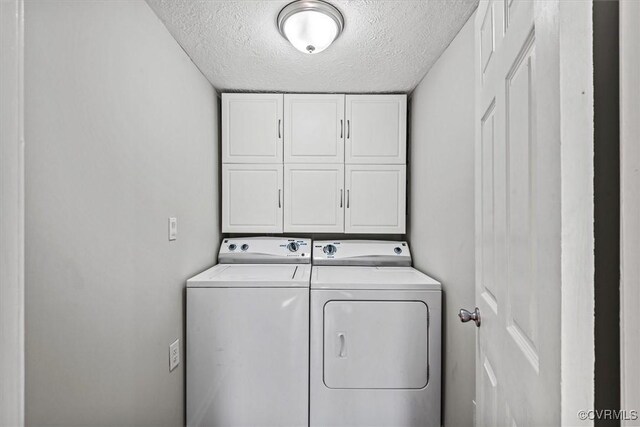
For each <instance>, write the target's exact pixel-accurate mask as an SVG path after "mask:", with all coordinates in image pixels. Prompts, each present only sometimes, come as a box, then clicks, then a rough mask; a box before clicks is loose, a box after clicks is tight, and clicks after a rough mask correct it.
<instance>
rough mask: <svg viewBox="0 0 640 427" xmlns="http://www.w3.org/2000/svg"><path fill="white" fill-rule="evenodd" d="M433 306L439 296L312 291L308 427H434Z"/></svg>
mask: <svg viewBox="0 0 640 427" xmlns="http://www.w3.org/2000/svg"><path fill="white" fill-rule="evenodd" d="M314 268H316V267H314ZM343 268H346V267H343ZM312 286H313V284H312ZM387 286H388V287H390V286H391V285H387ZM441 304H442V303H441V292H440V291H439V290H438V291H437V290H389V289H386V290H378V289H376V290H364V289H358V290H354V289H317V288H316V289H314V288H313V287H312V289H311V312H310V315H311V324H310V332H311V335H310V339H311V343H310V366H309V369H310V372H309V380H310V383H309V393H310V402H309V425H310V427H326V426H332V427H389V426H394V427H440V425H441V423H440V391H441V385H440V381H441V376H440V364H441V354H440V351H441V341H440V340H441V335H440V333H441V329H440V328H441V323H442V321H441V318H442V312H441Z"/></svg>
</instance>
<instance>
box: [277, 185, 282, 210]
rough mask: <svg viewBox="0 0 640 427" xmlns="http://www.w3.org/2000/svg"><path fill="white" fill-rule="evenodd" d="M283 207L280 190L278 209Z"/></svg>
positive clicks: (279, 191) (280, 191)
mask: <svg viewBox="0 0 640 427" xmlns="http://www.w3.org/2000/svg"><path fill="white" fill-rule="evenodd" d="M281 207H282V190H280V189H278V208H281Z"/></svg>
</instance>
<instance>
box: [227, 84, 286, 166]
mask: <svg viewBox="0 0 640 427" xmlns="http://www.w3.org/2000/svg"><path fill="white" fill-rule="evenodd" d="M282 110H283V95H282V94H270V93H223V94H222V162H223V163H281V162H282V136H283V123H282V120H283V111H282Z"/></svg>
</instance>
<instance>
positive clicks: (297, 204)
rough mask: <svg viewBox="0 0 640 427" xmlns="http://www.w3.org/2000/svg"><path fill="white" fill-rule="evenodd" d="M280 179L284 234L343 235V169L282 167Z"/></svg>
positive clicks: (338, 167) (319, 166) (333, 167)
mask: <svg viewBox="0 0 640 427" xmlns="http://www.w3.org/2000/svg"><path fill="white" fill-rule="evenodd" d="M284 176H285V177H284V189H285V198H284V206H285V209H284V231H286V232H300V233H315V232H340V233H342V232H343V231H344V205H345V201H344V165H337V164H324V165H285V166H284Z"/></svg>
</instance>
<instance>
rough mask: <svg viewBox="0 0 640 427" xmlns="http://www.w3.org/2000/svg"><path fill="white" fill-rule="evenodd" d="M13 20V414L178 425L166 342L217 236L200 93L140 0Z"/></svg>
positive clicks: (179, 374)
mask: <svg viewBox="0 0 640 427" xmlns="http://www.w3.org/2000/svg"><path fill="white" fill-rule="evenodd" d="M25 16H26V17H25V19H26V34H25V37H26V40H25V42H26V48H25V73H26V75H25V86H26V94H25V102H26V114H25V116H26V124H25V128H26V129H25V132H26V272H27V275H26V288H27V291H26V306H27V313H26V358H27V360H26V371H27V379H26V417H27V423H28V424H29V425H31V426H36V425H43V424H46V425H65V426H69V425H155V426H157V425H179V424H182V422H183V417H184V409H183V408H184V394H183V393H184V369H183V368H184V360H183V363H182V364H181V365H180V367H179V368H178V369H177V370H175V371H173V372H172V373H169V369H168V367H169V360H168V347H169V344H170V343H171V342H173V341H174V340H175V339H176V338H183V317H184V294H185V291H184V288H185V280H186V279H187V278H188V277H190V276H191V275H193V274H195V273H197V272H199V271H201V270H203V269H204V268H206V267H208V266H209V265H212V264H213V262H214V258H215V254H216V250H217V245H218V242H219V231H218V230H219V216H218V211H219V209H218V201H217V200H218V197H217V194H218V166H217V165H218V149H217V147H218V121H217V116H218V101H217V98H216V94H215V91H214V89H213V88H212V87H211V85H210V84H209V83H208V82H207V80H206V79H205V78H204V77H203V76H202V75H201V74H200V72H199V71H198V69H197V68H196V67H195V66H194V65H193V64H192V63H191V61H190V60H189V58H188V57H187V56H186V54H185V53H184V52H183V51H182V49H181V48H180V47H179V46H178V44H177V43H176V42H175V40H174V39H173V38H172V37H171V35H170V34H169V32H168V31H167V30H166V29H165V27H164V26H163V25H162V23H161V22H160V21H159V20H158V18H157V17H156V16H155V14H154V13H153V12H152V11H151V9H150V8H149V6H148V5H147V4H146V3H145V2H143V1H117V2H116V1H84V2H82V1H56V2H45V1H38V2H26V11H25ZM169 216H177V217H178V240H177V241H175V242H169V241H168V238H167V228H168V226H167V218H168V217H169ZM182 355H184V352H183V353H182Z"/></svg>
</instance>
